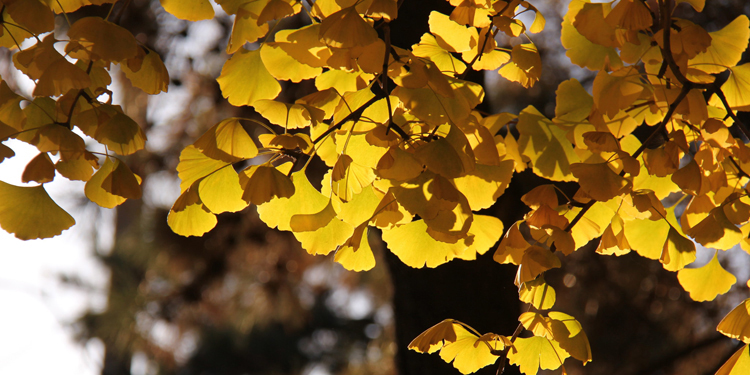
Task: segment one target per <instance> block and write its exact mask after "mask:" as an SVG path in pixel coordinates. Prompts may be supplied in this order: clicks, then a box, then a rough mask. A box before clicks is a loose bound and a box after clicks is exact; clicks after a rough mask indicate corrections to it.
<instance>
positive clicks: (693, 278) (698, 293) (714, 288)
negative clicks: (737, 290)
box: [677, 251, 737, 302]
mask: <svg viewBox="0 0 750 375" xmlns="http://www.w3.org/2000/svg"><path fill="white" fill-rule="evenodd" d="M677 280H679V281H680V284H681V285H682V287H683V288H684V289H685V290H686V291H688V293H690V298H692V299H693V301H698V302H703V301H713V300H714V298H716V296H717V295H719V294H724V293H726V292H728V291H729V288H731V287H732V285H734V283H735V282H737V279H736V278H735V277H734V275H732V274H731V273H729V272H727V271H726V270H725V269H724V268H723V267H722V266H721V264H720V263H719V258H718V251H717V252H716V253H714V256H713V258H711V260H710V261H709V262H708V263H706V264H705V265H703V266H702V267H699V268H684V269H682V270H680V271H679V272H677Z"/></svg>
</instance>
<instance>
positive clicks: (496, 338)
mask: <svg viewBox="0 0 750 375" xmlns="http://www.w3.org/2000/svg"><path fill="white" fill-rule="evenodd" d="M454 330H455V332H456V341H453V342H447V343H445V345H444V346H443V348H442V349H440V358H442V359H443V361H445V362H446V363H450V362H451V361H452V362H453V367H455V368H456V369H457V370H458V371H459V372H461V373H462V374H470V373H472V372H476V371H477V370H479V369H480V368H482V367H485V366H489V365H492V364H494V363H495V362H497V358H498V356H499V354H500V353H501V352H502V350H503V349H505V345H506V342H507V341H508V339H507V338H505V337H503V336H500V335H496V334H493V333H490V334H486V335H482V336H480V337H478V336H477V335H475V334H474V333H473V332H470V331H469V330H467V329H466V328H464V327H463V326H461V325H457V324H456V325H454Z"/></svg>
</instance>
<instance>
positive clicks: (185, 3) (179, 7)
mask: <svg viewBox="0 0 750 375" xmlns="http://www.w3.org/2000/svg"><path fill="white" fill-rule="evenodd" d="M159 1H160V2H161V6H163V7H164V10H166V11H167V12H169V13H171V14H172V15H173V16H175V17H177V18H179V19H182V20H188V21H200V20H207V19H211V18H214V8H213V7H212V6H211V3H210V2H209V1H208V0H159Z"/></svg>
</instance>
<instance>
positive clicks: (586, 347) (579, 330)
mask: <svg viewBox="0 0 750 375" xmlns="http://www.w3.org/2000/svg"><path fill="white" fill-rule="evenodd" d="M547 316H549V318H550V330H551V331H552V335H553V337H554V340H555V341H556V342H558V343H559V344H560V347H561V348H562V349H563V350H565V351H566V352H568V354H570V355H571V356H572V357H573V358H575V359H577V360H579V361H581V362H583V364H584V365H586V363H588V362H591V345H590V344H589V338H588V336H586V333H585V332H584V331H583V326H581V323H579V322H578V320H576V319H575V318H574V317H572V316H570V315H568V314H565V313H561V312H559V311H550V312H549V313H548V314H547ZM560 323H562V324H560Z"/></svg>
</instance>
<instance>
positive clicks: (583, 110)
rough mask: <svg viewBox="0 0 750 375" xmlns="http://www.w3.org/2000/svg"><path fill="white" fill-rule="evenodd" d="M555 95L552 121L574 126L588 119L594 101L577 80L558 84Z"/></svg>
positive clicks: (573, 79) (572, 79)
mask: <svg viewBox="0 0 750 375" xmlns="http://www.w3.org/2000/svg"><path fill="white" fill-rule="evenodd" d="M555 95H556V103H557V105H556V106H555V118H553V119H552V121H554V122H560V123H563V124H571V123H573V124H575V123H580V122H582V121H584V120H585V119H586V118H587V117H589V114H590V113H591V108H592V107H593V105H594V99H593V98H592V97H591V95H589V93H588V92H586V89H584V88H583V86H582V85H581V83H580V82H578V80H577V79H575V78H571V79H569V80H567V81H565V82H562V83H560V85H558V86H557V91H555Z"/></svg>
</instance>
